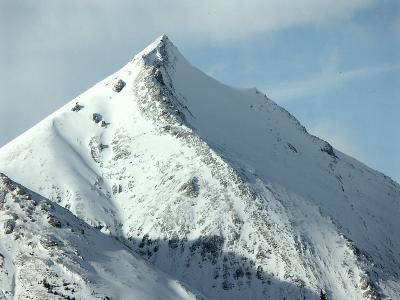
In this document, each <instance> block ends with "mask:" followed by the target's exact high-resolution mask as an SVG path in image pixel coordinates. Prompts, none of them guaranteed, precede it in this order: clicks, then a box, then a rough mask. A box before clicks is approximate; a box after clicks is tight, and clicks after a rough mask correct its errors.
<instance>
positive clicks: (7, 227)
mask: <svg viewBox="0 0 400 300" xmlns="http://www.w3.org/2000/svg"><path fill="white" fill-rule="evenodd" d="M14 226H15V225H14V222H13V221H12V220H7V221H5V222H4V233H5V234H10V233H12V232H13V231H14Z"/></svg>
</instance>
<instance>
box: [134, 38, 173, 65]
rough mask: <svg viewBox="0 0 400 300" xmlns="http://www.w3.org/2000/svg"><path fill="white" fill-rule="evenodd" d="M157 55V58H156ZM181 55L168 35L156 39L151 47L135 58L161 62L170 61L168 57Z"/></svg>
mask: <svg viewBox="0 0 400 300" xmlns="http://www.w3.org/2000/svg"><path fill="white" fill-rule="evenodd" d="M154 55H156V57H154ZM177 55H180V54H179V51H178V49H177V48H176V47H175V45H174V44H173V43H172V42H171V40H170V39H169V38H168V36H167V35H166V34H162V35H161V36H159V37H158V38H156V39H155V40H154V41H153V42H152V43H151V44H150V45H148V46H147V47H146V48H145V49H143V50H142V51H141V52H140V53H138V54H137V55H136V56H135V58H138V57H139V58H147V60H148V59H149V58H150V59H151V58H153V59H156V60H158V61H160V60H164V61H165V60H168V57H176V56H177Z"/></svg>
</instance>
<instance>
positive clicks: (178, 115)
mask: <svg viewBox="0 0 400 300" xmlns="http://www.w3.org/2000/svg"><path fill="white" fill-rule="evenodd" d="M0 171H1V172H3V173H5V174H7V175H8V176H9V177H11V178H12V179H14V180H15V181H17V182H18V183H20V184H22V185H24V186H26V187H27V188H29V189H30V190H32V191H35V192H37V193H40V194H41V195H43V196H44V197H46V198H48V199H50V200H52V201H54V202H56V203H57V204H58V205H61V206H63V207H65V208H66V209H67V210H69V211H71V212H72V213H73V214H75V216H77V217H78V218H79V219H81V220H83V221H85V222H86V223H87V224H89V225H91V226H92V227H94V229H97V230H100V231H101V232H102V233H103V235H104V234H109V235H111V236H113V237H115V238H118V239H119V241H120V242H121V243H124V244H125V245H126V246H127V247H128V248H127V249H131V250H130V251H131V252H134V253H136V255H137V254H139V255H140V256H142V258H144V259H146V260H148V261H149V262H151V263H152V264H153V265H154V266H155V267H156V268H158V269H160V270H162V272H164V273H167V274H168V275H169V276H170V277H171V278H174V279H173V280H175V281H176V282H182V284H184V285H185V286H191V287H192V288H193V289H196V290H198V291H199V292H200V293H201V294H203V295H204V296H205V297H209V298H210V299H285V298H286V299H319V297H320V291H321V289H322V290H323V291H324V292H325V293H326V294H327V297H328V299H399V295H400V275H399V274H400V234H399V229H400V186H399V185H398V184H397V183H395V182H394V181H392V180H391V179H390V178H388V177H387V176H385V175H383V174H381V173H379V172H377V171H374V170H372V169H370V168H368V167H367V166H365V165H363V164H362V163H360V162H358V161H356V160H355V159H353V158H351V157H349V156H347V155H345V154H343V153H341V152H339V151H337V150H335V149H334V148H332V146H331V145H329V144H328V143H326V142H325V141H322V140H320V139H318V138H317V137H314V136H312V135H310V134H308V133H307V131H306V130H305V128H304V127H303V126H301V124H299V122H298V121H297V120H296V119H295V118H294V117H293V116H291V115H290V114H289V113H288V112H286V111H285V110H284V109H282V108H281V107H279V106H278V105H276V104H275V103H274V102H273V101H271V100H270V99H268V98H267V97H266V96H265V95H263V94H261V93H260V92H258V91H257V90H255V89H237V88H232V87H229V86H226V85H223V84H221V83H219V82H217V81H215V80H214V79H212V78H210V77H208V76H207V75H205V74H204V73H202V72H201V71H199V70H198V69H196V68H194V67H193V66H191V65H190V64H189V63H188V62H187V61H186V60H185V58H184V57H183V56H182V55H181V54H180V53H179V51H178V50H177V49H176V47H175V46H174V45H173V44H172V43H171V42H170V41H169V39H168V38H167V37H166V36H162V37H160V38H158V39H157V40H156V41H155V42H154V43H153V44H151V45H150V46H148V47H147V48H146V49H145V50H143V51H142V52H140V53H139V54H138V55H136V56H135V57H134V59H133V60H132V61H130V62H129V63H128V64H127V65H126V66H125V67H123V68H122V69H121V70H119V71H117V72H116V73H115V74H113V75H111V76H110V77H108V78H106V79H105V80H103V81H101V82H99V83H98V84H96V85H95V86H94V87H92V88H90V89H89V90H88V91H86V92H85V93H83V94H82V95H80V96H79V97H77V98H76V99H73V100H72V101H71V102H70V103H68V104H67V105H65V106H64V107H62V108H61V109H60V110H58V111H57V112H55V113H54V114H52V115H50V116H49V117H47V118H46V119H45V120H43V121H42V122H40V123H39V124H38V125H36V126H34V127H33V128H31V129H30V130H28V131H27V132H25V133H24V134H23V135H21V136H20V137H18V138H17V139H15V140H14V141H12V142H11V143H9V144H8V145H6V146H4V147H3V148H1V149H0ZM1 234H2V233H1ZM98 234H100V233H98ZM0 237H1V238H0V246H1V247H5V246H4V242H3V236H0ZM0 249H1V248H0ZM0 252H1V251H0ZM124 253H125V252H124ZM43 255H45V254H43ZM124 255H128V254H124ZM117 256H118V253H116V254H115V257H116V259H117ZM136 259H137V258H136ZM60 260H61V261H62V260H63V258H62V257H61V258H60ZM0 270H1V269H0ZM107 271H108V272H109V274H112V273H113V272H117V271H116V269H114V268H112V267H110V270H107ZM161 274H163V273H161ZM96 276H97V275H96ZM121 276H122V275H121ZM163 276H165V275H163ZM96 278H97V277H96ZM100 278H101V277H100ZM119 278H121V277H119ZM99 280H100V279H99ZM121 280H122V279H121ZM171 280H172V279H171ZM175 281H174V282H175ZM182 284H181V285H179V286H182ZM105 285H107V283H105ZM110 285H111V284H110ZM17 286H18V282H17ZM143 288H144V289H147V287H146V286H145V285H144V287H143ZM16 289H17V288H15V287H14V288H13V289H11V291H13V290H16ZM106 296H108V297H111V298H112V297H113V295H106ZM6 297H7V295H6ZM114 297H116V298H119V297H123V296H120V295H117V296H114ZM83 298H85V297H83ZM89 298H90V297H89ZM94 298H95V297H94ZM85 299H87V298H85ZM145 299H146V298H145Z"/></svg>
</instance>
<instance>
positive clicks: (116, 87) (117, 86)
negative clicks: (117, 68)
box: [113, 79, 126, 93]
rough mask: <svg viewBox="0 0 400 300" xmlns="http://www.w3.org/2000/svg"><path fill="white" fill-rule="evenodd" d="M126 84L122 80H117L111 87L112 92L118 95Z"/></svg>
mask: <svg viewBox="0 0 400 300" xmlns="http://www.w3.org/2000/svg"><path fill="white" fill-rule="evenodd" d="M125 85H126V83H125V81H123V80H122V79H119V80H118V81H117V83H116V84H114V86H113V91H114V92H117V93H119V92H120V91H122V89H123V88H124V87H125Z"/></svg>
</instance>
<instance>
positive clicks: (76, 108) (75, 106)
mask: <svg viewBox="0 0 400 300" xmlns="http://www.w3.org/2000/svg"><path fill="white" fill-rule="evenodd" d="M82 108H83V105H80V104H79V102H76V103H75V105H74V107H73V108H71V110H72V111H80V110H81V109H82Z"/></svg>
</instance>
